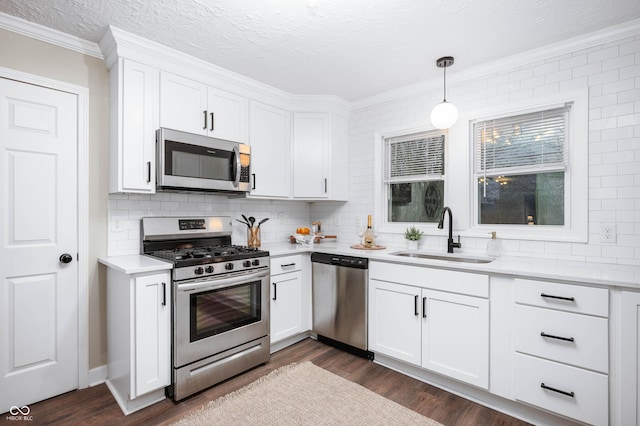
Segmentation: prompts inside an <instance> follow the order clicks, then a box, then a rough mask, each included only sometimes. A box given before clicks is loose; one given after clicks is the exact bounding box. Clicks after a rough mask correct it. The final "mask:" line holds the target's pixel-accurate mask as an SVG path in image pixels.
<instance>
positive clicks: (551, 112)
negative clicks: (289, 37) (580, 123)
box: [472, 103, 573, 226]
mask: <svg viewBox="0 0 640 426" xmlns="http://www.w3.org/2000/svg"><path fill="white" fill-rule="evenodd" d="M572 106H573V104H572V103H567V104H565V105H564V106H562V107H559V108H553V109H547V110H543V111H538V112H533V113H527V114H520V115H515V116H510V117H503V118H498V119H491V120H483V121H476V122H474V123H473V129H472V132H473V140H474V150H475V180H476V184H477V215H478V217H477V223H478V224H480V225H525V226H528V225H539V226H564V225H565V224H566V223H567V222H568V220H569V219H568V217H567V213H568V212H567V209H566V206H567V203H568V198H569V197H568V195H569V193H568V190H569V189H570V188H569V185H568V184H567V171H568V167H569V140H570V134H569V129H570V128H571V125H570V124H571V123H570V119H571V110H572Z"/></svg>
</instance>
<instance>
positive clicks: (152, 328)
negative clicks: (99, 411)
mask: <svg viewBox="0 0 640 426" xmlns="http://www.w3.org/2000/svg"><path fill="white" fill-rule="evenodd" d="M107 340H108V365H107V386H108V387H109V389H110V390H111V393H112V394H113V396H114V397H115V399H116V401H117V402H118V405H119V406H120V408H121V409H122V411H123V412H124V413H125V415H126V414H130V413H132V412H134V411H137V410H139V409H141V408H144V407H146V406H148V405H150V404H153V403H155V402H157V401H159V400H162V399H164V397H165V394H164V388H165V387H166V386H168V385H169V384H170V382H171V376H170V373H171V278H170V274H169V271H167V272H164V271H163V272H154V273H152V274H135V275H128V274H125V273H123V272H121V271H119V270H116V269H113V268H109V269H108V270H107Z"/></svg>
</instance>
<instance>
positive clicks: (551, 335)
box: [540, 331, 575, 342]
mask: <svg viewBox="0 0 640 426" xmlns="http://www.w3.org/2000/svg"><path fill="white" fill-rule="evenodd" d="M540 335H541V336H542V337H548V338H549V339H558V340H564V341H565V342H573V341H574V340H575V339H574V338H573V337H560V336H554V335H553V334H547V333H545V332H544V331H541V332H540Z"/></svg>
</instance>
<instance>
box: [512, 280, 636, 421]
mask: <svg viewBox="0 0 640 426" xmlns="http://www.w3.org/2000/svg"><path fill="white" fill-rule="evenodd" d="M514 299H515V304H514V306H513V311H512V312H513V347H514V353H513V371H514V373H513V383H514V398H515V399H516V400H518V401H522V402H525V403H528V404H531V405H534V406H537V407H540V408H542V409H545V410H548V411H551V412H554V413H557V414H560V415H563V416H566V417H569V418H571V419H575V420H579V421H581V422H585V423H589V424H594V425H605V424H608V422H609V376H608V372H609V321H608V315H609V293H608V290H607V289H603V288H592V287H584V286H577V285H569V284H563V283H552V282H545V281H536V280H526V279H515V282H514ZM624 424H636V423H635V422H633V423H627V422H625V423H624Z"/></svg>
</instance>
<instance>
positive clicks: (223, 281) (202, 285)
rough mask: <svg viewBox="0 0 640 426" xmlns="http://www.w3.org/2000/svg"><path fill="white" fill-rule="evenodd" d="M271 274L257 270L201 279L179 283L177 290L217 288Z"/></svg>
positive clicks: (258, 278) (259, 278)
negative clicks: (232, 275) (206, 279)
mask: <svg viewBox="0 0 640 426" xmlns="http://www.w3.org/2000/svg"><path fill="white" fill-rule="evenodd" d="M268 276H269V271H268V270H266V271H261V272H255V273H251V274H243V275H237V276H234V277H229V278H220V279H212V280H209V281H201V282H195V283H183V284H178V286H177V290H178V291H182V292H187V291H192V290H198V291H204V290H215V289H219V288H223V287H229V286H231V285H234V284H242V283H247V282H250V281H256V280H261V279H262V278H266V277H268Z"/></svg>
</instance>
